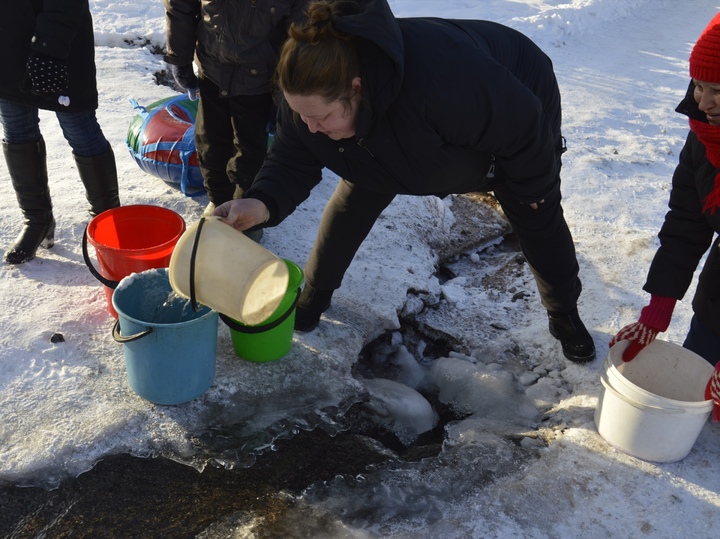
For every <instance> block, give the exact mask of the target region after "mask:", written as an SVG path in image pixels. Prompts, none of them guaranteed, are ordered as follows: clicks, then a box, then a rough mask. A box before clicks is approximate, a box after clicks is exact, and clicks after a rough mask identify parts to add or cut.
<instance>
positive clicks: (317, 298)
mask: <svg viewBox="0 0 720 539" xmlns="http://www.w3.org/2000/svg"><path fill="white" fill-rule="evenodd" d="M393 198H395V195H393V194H380V193H373V192H371V191H367V190H365V189H362V188H360V187H358V186H356V185H354V184H352V183H350V182H348V181H345V180H340V183H339V184H338V186H337V187H336V188H335V192H334V193H333V195H332V196H331V197H330V200H329V201H328V203H327V205H326V206H325V210H324V212H323V215H322V218H321V220H320V227H319V228H318V234H317V238H316V239H315V244H314V245H313V248H312V251H311V252H310V257H309V258H308V261H307V264H306V265H305V271H304V272H305V286H304V287H303V290H302V292H301V294H300V298H299V300H298V303H297V307H296V309H295V329H296V330H298V331H311V330H313V329H315V327H316V326H317V325H318V323H319V321H320V315H321V314H322V313H323V312H325V311H326V310H327V309H328V308H329V307H330V301H331V299H332V295H333V293H334V292H335V290H336V289H337V288H340V285H341V284H342V279H343V276H344V275H345V272H346V271H347V269H348V267H349V266H350V263H351V262H352V260H353V258H354V257H355V253H357V250H358V249H359V248H360V245H361V244H362V242H363V241H364V240H365V238H366V237H367V235H368V233H369V232H370V230H372V227H373V225H374V224H375V221H376V220H377V218H378V217H379V216H380V214H381V213H382V212H383V210H384V209H385V208H386V207H387V206H388V204H390V202H392V200H393Z"/></svg>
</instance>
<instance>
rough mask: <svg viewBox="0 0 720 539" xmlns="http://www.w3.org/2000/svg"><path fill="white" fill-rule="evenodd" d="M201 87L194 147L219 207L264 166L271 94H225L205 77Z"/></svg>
mask: <svg viewBox="0 0 720 539" xmlns="http://www.w3.org/2000/svg"><path fill="white" fill-rule="evenodd" d="M199 87H200V101H199V103H198V112H197V117H196V119H195V148H196V150H197V156H198V162H199V163H200V170H201V172H202V176H203V182H204V185H205V189H206V190H207V193H208V198H209V199H210V202H212V203H213V204H215V206H219V205H220V204H222V203H224V202H227V201H228V200H232V199H233V198H236V197H237V196H238V195H240V194H241V193H242V191H244V190H245V189H247V188H248V187H250V184H252V181H253V180H254V179H255V175H256V174H257V172H258V170H260V167H261V166H262V163H263V160H264V159H265V154H266V153H267V145H268V133H267V126H268V117H269V114H270V110H271V107H272V96H271V95H270V93H266V94H260V95H237V96H232V97H222V96H220V89H219V88H218V87H217V86H216V85H215V84H214V83H213V82H212V81H210V80H208V79H206V78H205V77H202V76H201V77H200V80H199ZM236 186H237V187H238V188H239V189H238V192H237V195H236Z"/></svg>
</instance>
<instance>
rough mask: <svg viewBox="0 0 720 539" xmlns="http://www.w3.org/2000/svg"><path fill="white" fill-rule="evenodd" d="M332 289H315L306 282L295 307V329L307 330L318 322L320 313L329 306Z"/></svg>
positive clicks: (314, 326)
mask: <svg viewBox="0 0 720 539" xmlns="http://www.w3.org/2000/svg"><path fill="white" fill-rule="evenodd" d="M333 292H335V291H334V290H315V289H314V288H313V287H312V286H310V285H309V284H306V285H305V287H304V288H303V289H302V292H301V293H300V299H298V303H297V307H295V330H296V331H301V332H308V331H312V330H313V329H315V328H316V327H317V326H318V324H319V323H320V315H322V313H324V312H325V311H327V310H328V309H329V308H330V300H331V299H332V295H333Z"/></svg>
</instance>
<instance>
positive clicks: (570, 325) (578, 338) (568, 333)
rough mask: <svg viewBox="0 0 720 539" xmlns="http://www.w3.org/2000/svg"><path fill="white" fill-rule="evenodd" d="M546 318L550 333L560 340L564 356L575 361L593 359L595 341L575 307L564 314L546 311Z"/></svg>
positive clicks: (582, 361) (585, 361)
mask: <svg viewBox="0 0 720 539" xmlns="http://www.w3.org/2000/svg"><path fill="white" fill-rule="evenodd" d="M548 320H549V325H550V334H551V335H552V336H553V337H555V338H556V339H557V340H559V341H560V344H561V345H562V351H563V355H564V356H565V357H566V358H568V359H569V360H570V361H574V362H575V363H587V362H588V361H592V360H593V359H595V343H594V342H593V339H592V337H591V336H590V333H589V332H588V330H587V329H586V328H585V324H583V323H582V320H580V315H579V314H578V310H577V307H576V308H575V309H573V310H572V311H570V312H569V313H566V314H562V313H551V312H548Z"/></svg>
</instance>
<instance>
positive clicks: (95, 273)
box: [82, 223, 120, 290]
mask: <svg viewBox="0 0 720 539" xmlns="http://www.w3.org/2000/svg"><path fill="white" fill-rule="evenodd" d="M89 226H90V223H88V224H87V225H85V231H84V232H83V239H82V253H83V258H84V259H85V265H86V266H87V267H88V269H89V270H90V273H92V274H93V276H94V277H95V278H96V279H97V280H98V281H100V282H101V283H102V284H104V285H105V286H107V287H108V288H112V289H113V290H115V289H116V288H117V286H118V284H120V281H111V280H110V279H108V278H106V277H103V276H102V275H100V272H99V271H98V270H96V269H95V266H93V263H92V261H91V260H90V255H89V254H88V246H87V236H88V227H89Z"/></svg>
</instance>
